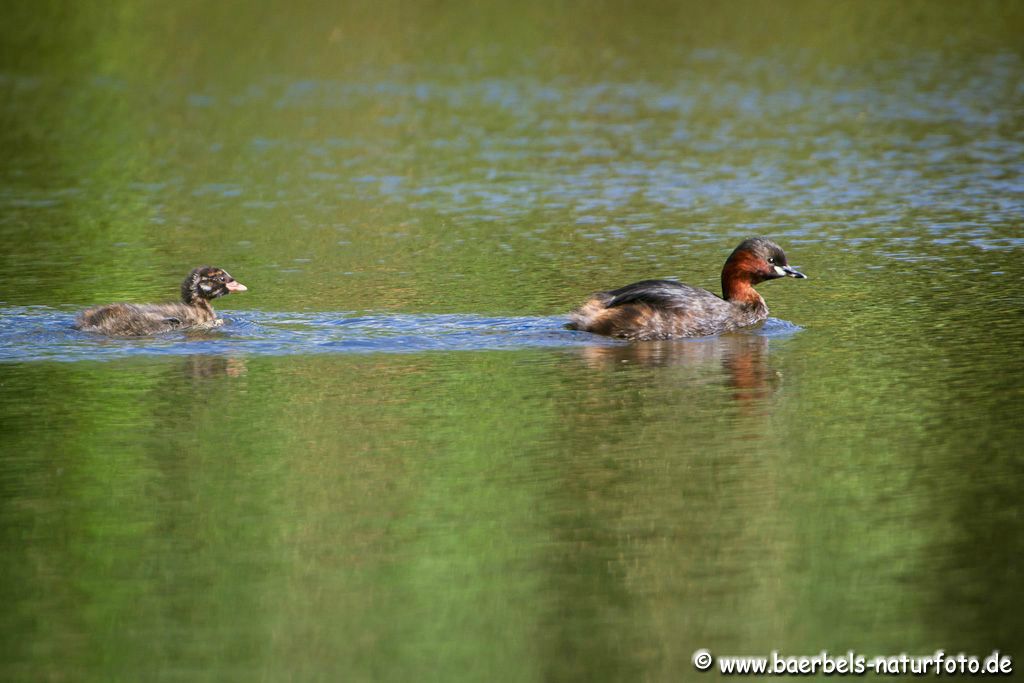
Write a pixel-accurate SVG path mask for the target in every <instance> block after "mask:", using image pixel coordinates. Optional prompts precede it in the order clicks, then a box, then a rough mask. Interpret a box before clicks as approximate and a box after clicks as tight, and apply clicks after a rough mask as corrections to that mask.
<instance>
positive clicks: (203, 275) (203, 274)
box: [181, 266, 248, 304]
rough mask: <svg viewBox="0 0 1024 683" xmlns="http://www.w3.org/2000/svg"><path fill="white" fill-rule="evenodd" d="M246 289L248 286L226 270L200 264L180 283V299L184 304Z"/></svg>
mask: <svg viewBox="0 0 1024 683" xmlns="http://www.w3.org/2000/svg"><path fill="white" fill-rule="evenodd" d="M246 289H248V287H246V286H245V285H243V284H242V283H241V282H239V281H238V280H236V279H235V278H233V277H231V276H230V275H228V272H227V271H226V270H222V269H220V268H214V267H212V266H200V267H199V268H196V269H195V270H193V271H192V272H191V273H189V274H188V277H187V278H185V281H184V282H182V283H181V300H182V301H184V302H185V303H186V304H196V303H199V302H200V301H204V300H206V301H208V300H210V299H216V298H217V297H219V296H224V295H225V294H230V293H231V292H244V291H245V290H246Z"/></svg>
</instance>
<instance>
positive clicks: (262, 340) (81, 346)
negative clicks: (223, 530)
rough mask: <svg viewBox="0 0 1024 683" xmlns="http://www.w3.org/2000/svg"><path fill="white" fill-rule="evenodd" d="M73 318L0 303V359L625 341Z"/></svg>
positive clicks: (331, 323)
mask: <svg viewBox="0 0 1024 683" xmlns="http://www.w3.org/2000/svg"><path fill="white" fill-rule="evenodd" d="M74 317H75V313H74V312H67V311H60V310H56V309H52V308H48V307H45V306H26V307H14V308H7V309H0V362H24V361H36V360H51V361H78V360H105V359H112V358H124V357H128V356H138V355H194V354H205V355H211V354H213V355H217V354H224V355H240V354H260V355H291V354H297V355H301V354H312V353H413V352H419V351H459V350H469V351H473V350H488V349H517V348H535V347H574V346H620V345H622V344H624V343H625V342H621V341H616V340H613V339H608V338H606V337H599V336H597V335H593V334H590V333H588V332H577V331H573V330H566V329H565V328H564V325H565V322H566V318H565V317H564V316H551V317H539V318H538V317H517V318H497V317H485V316H476V315H462V314H459V315H456V314H447V315H409V314H393V315H384V314H356V313H337V312H318V313H281V312H276V313H268V312H261V311H241V312H238V313H233V314H230V315H228V316H225V324H224V325H223V326H221V327H218V328H215V329H212V330H206V331H201V332H188V331H186V332H168V333H165V334H160V335H155V336H151V337H140V338H132V339H115V338H109V337H104V336H100V335H96V334H90V333H87V332H80V331H78V330H75V329H73V328H72V323H73V322H74ZM799 329H800V328H799V327H797V326H796V325H793V324H792V323H788V322H785V321H782V320H777V319H775V318H769V319H768V320H767V321H766V322H765V324H764V325H763V326H761V327H756V328H752V329H750V330H745V331H743V332H741V333H740V334H749V335H760V336H768V337H779V336H786V335H789V334H792V333H793V332H795V331H797V330H799ZM698 341H699V340H698ZM680 343H693V341H689V342H686V341H684V342H680Z"/></svg>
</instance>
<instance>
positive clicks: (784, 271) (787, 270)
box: [775, 266, 807, 280]
mask: <svg viewBox="0 0 1024 683" xmlns="http://www.w3.org/2000/svg"><path fill="white" fill-rule="evenodd" d="M775 272H776V273H778V274H779V277H795V278H797V279H800V280H806V279H807V276H806V275H804V274H803V273H801V272H800V271H798V270H796V269H795V268H793V266H775Z"/></svg>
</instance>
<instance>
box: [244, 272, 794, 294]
mask: <svg viewBox="0 0 1024 683" xmlns="http://www.w3.org/2000/svg"><path fill="white" fill-rule="evenodd" d="M800 277H803V276H802V275H801V276H800ZM224 286H225V287H227V288H228V291H229V292H244V291H245V290H247V289H249V288H248V287H246V286H245V285H243V284H242V283H241V282H239V281H238V280H232V281H231V282H228V283H226V284H225V285H224Z"/></svg>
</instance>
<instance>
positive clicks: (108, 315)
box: [75, 266, 247, 337]
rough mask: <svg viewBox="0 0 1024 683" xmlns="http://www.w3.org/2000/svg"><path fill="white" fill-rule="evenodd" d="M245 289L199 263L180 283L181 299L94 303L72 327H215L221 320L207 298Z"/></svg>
mask: <svg viewBox="0 0 1024 683" xmlns="http://www.w3.org/2000/svg"><path fill="white" fill-rule="evenodd" d="M246 289H247V287H246V286H245V285H243V284H242V283H241V282H238V281H237V280H235V279H234V278H233V277H231V276H230V275H229V274H228V273H227V271H225V270H222V269H221V268H213V267H211V266H202V267H199V268H196V269H195V270H193V271H192V272H191V273H189V275H188V277H187V278H185V281H184V282H182V283H181V303H168V304H109V305H107V306H94V307H92V308H87V309H86V310H84V311H82V312H81V314H79V316H78V318H76V319H75V328H76V329H79V330H82V331H84V332H99V333H101V334H106V335H110V336H112V337H139V336H143V335H147V334H158V333H160V332H170V331H172V330H187V329H189V328H196V327H199V328H204V327H214V326H216V325H218V324H220V322H221V321H220V320H219V319H218V318H217V314H216V313H214V311H213V306H211V305H210V301H212V300H213V299H216V298H217V297H220V296H224V295H225V294H230V293H231V292H244V291H245V290H246Z"/></svg>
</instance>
